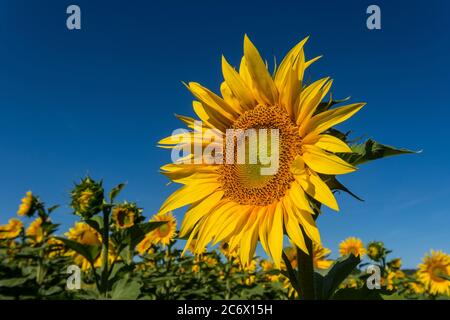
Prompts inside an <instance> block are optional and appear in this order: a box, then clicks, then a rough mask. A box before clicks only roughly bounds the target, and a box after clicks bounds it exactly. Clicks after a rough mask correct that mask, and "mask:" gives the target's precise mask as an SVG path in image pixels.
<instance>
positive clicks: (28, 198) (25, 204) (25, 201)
mask: <svg viewBox="0 0 450 320" xmlns="http://www.w3.org/2000/svg"><path fill="white" fill-rule="evenodd" d="M36 203H37V199H36V198H35V197H34V196H33V192H31V191H28V192H27V193H26V195H25V197H24V198H22V203H21V204H20V205H19V210H18V211H17V215H19V216H28V217H31V216H32V215H33V214H34V212H35V210H36Z"/></svg>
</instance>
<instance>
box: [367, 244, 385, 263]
mask: <svg viewBox="0 0 450 320" xmlns="http://www.w3.org/2000/svg"><path fill="white" fill-rule="evenodd" d="M385 254H386V250H385V248H384V244H383V242H381V241H372V242H370V243H369V244H368V245H367V256H368V257H369V258H370V259H372V260H374V261H380V260H381V258H382V257H383V256H385Z"/></svg>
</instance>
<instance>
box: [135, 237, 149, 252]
mask: <svg viewBox="0 0 450 320" xmlns="http://www.w3.org/2000/svg"><path fill="white" fill-rule="evenodd" d="M152 245H153V237H151V235H150V234H146V235H145V237H144V239H142V241H141V242H139V243H138V245H137V246H136V250H137V252H138V253H139V254H140V255H144V254H145V253H148V252H149V250H151V247H152Z"/></svg>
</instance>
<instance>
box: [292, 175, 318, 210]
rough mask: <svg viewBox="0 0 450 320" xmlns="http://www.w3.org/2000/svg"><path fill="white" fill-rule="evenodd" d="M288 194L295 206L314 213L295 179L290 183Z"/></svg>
mask: <svg viewBox="0 0 450 320" xmlns="http://www.w3.org/2000/svg"><path fill="white" fill-rule="evenodd" d="M288 195H289V198H290V199H291V201H292V204H293V205H294V206H295V207H296V208H298V209H302V210H305V211H308V212H311V213H314V211H313V209H312V208H311V205H310V204H309V200H308V198H307V197H306V194H305V192H304V191H303V188H302V186H301V185H300V184H299V183H297V182H295V181H294V182H293V183H292V185H291V189H290V190H289V194H288Z"/></svg>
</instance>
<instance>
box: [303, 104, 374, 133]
mask: <svg viewBox="0 0 450 320" xmlns="http://www.w3.org/2000/svg"><path fill="white" fill-rule="evenodd" d="M364 105H365V103H354V104H350V105H348V106H344V107H340V108H336V109H331V110H328V111H325V112H322V113H319V114H318V115H315V116H314V117H312V118H311V120H310V122H309V124H308V126H307V128H306V130H305V133H308V132H315V133H322V132H324V131H325V130H327V129H329V128H331V127H333V126H335V125H337V124H339V123H341V122H343V121H345V120H347V119H348V118H350V117H351V116H353V115H354V114H355V113H356V112H358V111H359V110H360V109H361V108H362V107H363V106H364Z"/></svg>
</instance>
